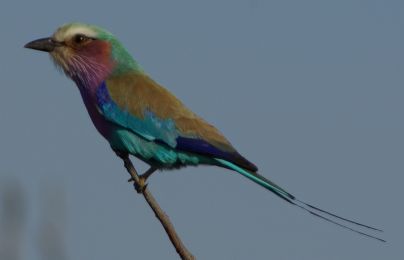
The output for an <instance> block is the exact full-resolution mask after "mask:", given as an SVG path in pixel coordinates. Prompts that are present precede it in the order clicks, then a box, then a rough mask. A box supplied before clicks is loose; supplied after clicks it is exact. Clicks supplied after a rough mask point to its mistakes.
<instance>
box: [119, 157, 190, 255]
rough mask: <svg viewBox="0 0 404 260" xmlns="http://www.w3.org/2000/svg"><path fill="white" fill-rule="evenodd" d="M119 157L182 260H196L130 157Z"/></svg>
mask: <svg viewBox="0 0 404 260" xmlns="http://www.w3.org/2000/svg"><path fill="white" fill-rule="evenodd" d="M117 155H118V156H119V157H121V158H122V160H123V162H124V165H125V168H126V170H127V171H128V173H129V174H130V176H131V178H132V179H133V181H134V183H135V187H136V190H137V192H138V193H142V194H143V196H144V198H145V200H146V201H147V203H148V204H149V206H150V208H151V209H152V210H153V212H154V214H155V215H156V217H157V218H158V220H159V221H160V223H161V224H162V225H163V227H164V230H165V231H166V233H167V235H168V237H169V238H170V241H171V243H172V244H173V246H174V247H175V250H176V251H177V253H178V254H179V255H180V257H181V259H185V260H194V259H195V257H194V256H193V255H192V254H191V252H189V251H188V249H187V248H186V247H185V246H184V244H183V243H182V241H181V239H180V237H179V236H178V234H177V232H176V231H175V229H174V226H173V224H172V223H171V221H170V219H169V218H168V216H167V214H166V213H164V211H163V210H162V209H161V208H160V206H159V204H158V203H157V201H156V200H155V199H154V197H153V195H152V194H151V193H150V191H149V190H148V189H147V185H145V183H144V178H142V176H139V175H138V173H137V171H136V169H135V167H134V166H133V164H132V162H131V160H130V159H129V156H128V155H127V154H120V153H119V152H117Z"/></svg>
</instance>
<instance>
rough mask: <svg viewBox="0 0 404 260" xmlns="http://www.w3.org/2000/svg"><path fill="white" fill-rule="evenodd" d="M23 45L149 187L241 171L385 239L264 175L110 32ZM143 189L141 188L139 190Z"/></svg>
mask: <svg viewBox="0 0 404 260" xmlns="http://www.w3.org/2000/svg"><path fill="white" fill-rule="evenodd" d="M24 47H25V48H29V49H34V50H38V51H43V52H48V53H49V54H50V57H51V59H52V60H53V62H54V64H55V65H56V67H57V68H59V69H60V70H61V71H63V72H64V73H65V74H66V76H67V77H69V78H70V79H72V80H73V81H74V82H75V83H76V85H77V87H78V90H79V91H80V94H81V97H82V99H83V102H84V104H85V107H86V109H87V111H88V113H89V116H90V118H91V120H92V122H93V124H94V126H95V128H96V129H97V130H98V132H99V133H100V134H101V135H102V136H103V137H104V138H105V139H106V140H107V141H108V142H109V144H110V146H111V148H112V149H113V150H114V151H115V152H116V154H117V155H119V156H121V157H124V156H128V155H133V156H135V157H137V158H138V159H140V160H141V161H143V162H145V163H146V164H148V165H149V166H150V168H149V170H148V171H146V173H145V174H143V175H141V177H142V182H141V183H143V185H145V183H146V180H147V178H148V177H149V176H150V175H151V174H152V173H154V172H155V171H157V170H172V169H179V168H182V167H186V166H198V165H212V166H218V167H221V168H225V169H227V170H231V171H233V172H237V173H239V174H241V175H242V176H244V177H246V178H248V179H249V180H251V181H253V182H255V183H257V184H258V185H260V186H262V187H264V188H265V189H267V190H269V191H271V192H272V193H274V194H275V195H277V196H278V197H280V198H281V199H283V200H284V201H286V202H288V203H290V204H292V205H295V206H297V207H299V208H301V209H303V210H305V211H307V212H308V213H310V214H312V215H314V216H316V217H319V218H322V219H323V220H326V221H328V222H331V223H333V224H336V225H338V226H340V227H343V228H346V229H349V230H351V231H353V232H356V233H359V234H361V235H363V236H367V237H370V238H374V239H376V240H379V241H382V242H385V240H383V239H381V238H379V237H377V236H374V235H371V234H368V233H365V232H364V231H360V230H359V229H358V228H361V229H362V228H363V229H366V230H367V231H380V232H381V231H382V230H380V229H377V228H374V227H372V226H369V225H365V224H361V223H359V222H357V221H353V220H350V219H347V218H344V217H340V216H338V215H336V214H334V213H331V212H329V211H326V210H323V209H320V208H319V207H316V206H313V205H312V204H309V203H306V202H304V201H302V200H300V199H298V198H297V197H295V196H294V195H292V194H291V193H289V192H288V191H286V190H285V189H284V188H282V187H280V186H279V185H277V184H276V183H274V182H273V181H271V180H269V179H267V178H266V177H264V176H263V175H261V174H259V173H258V168H257V166H256V165H255V164H254V163H252V162H251V161H249V160H248V159H246V158H245V157H244V156H243V155H241V154H240V153H239V152H238V151H237V150H236V148H235V147H234V146H233V145H232V144H231V143H230V141H229V140H228V139H227V138H226V137H225V136H224V135H223V134H222V133H221V132H220V131H219V130H218V129H217V128H216V127H214V126H213V125H212V124H210V123H208V122H207V121H205V120H204V119H202V118H201V117H200V116H198V115H197V114H195V113H194V112H192V111H191V110H190V109H189V108H188V107H187V106H185V105H184V103H183V102H182V101H180V100H179V99H178V98H176V97H175V96H174V95H173V94H172V93H171V92H169V91H168V90H167V89H166V88H164V87H163V86H162V85H160V84H159V83H157V82H156V81H154V80H153V79H152V78H151V77H150V76H149V75H148V74H147V73H146V72H145V71H144V70H143V68H142V67H141V65H140V64H139V63H138V62H137V60H135V59H134V58H133V57H132V56H131V54H130V53H129V52H128V50H127V49H126V48H125V47H124V46H123V45H122V43H121V42H120V41H119V40H118V39H117V38H116V37H115V36H114V35H113V34H112V33H110V32H109V31H107V30H106V29H103V28H101V27H98V26H95V25H90V24H85V23H79V22H73V23H67V24H64V25H62V26H60V27H59V28H58V29H57V30H56V31H55V32H54V33H53V34H52V35H51V36H50V37H45V38H40V39H37V40H34V41H31V42H29V43H27V44H26V45H25V46H24ZM142 188H143V187H137V190H138V192H139V191H141V190H142ZM342 222H343V223H342ZM350 225H353V226H355V228H353V227H351V226H350Z"/></svg>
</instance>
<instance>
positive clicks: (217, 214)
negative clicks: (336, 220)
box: [0, 0, 404, 260]
mask: <svg viewBox="0 0 404 260" xmlns="http://www.w3.org/2000/svg"><path fill="white" fill-rule="evenodd" d="M403 17H404V2H403V1H398V0H397V1H371V0H369V1H365V0H362V1H356V0H341V1H311V0H310V1H283V0H282V1H281V0H278V1H269V0H268V1H267V0H238V1H235V0H232V1H230V0H229V1H217V0H215V1H213V0H211V1H185V0H181V1H180V0H175V1H164V0H161V1H146V0H144V1H97V3H96V4H95V3H86V2H84V1H81V0H80V1H79V0H70V1H61V2H56V1H50V0H47V1H19V0H15V1H11V0H6V1H2V3H1V4H0V30H1V35H2V36H1V48H0V54H1V60H0V67H1V77H0V86H1V90H2V92H1V93H2V94H1V95H0V122H1V130H0V131H1V135H0V158H1V159H0V182H1V184H2V185H0V187H2V188H1V189H2V191H4V190H6V187H8V188H10V187H14V186H15V187H17V188H16V189H17V190H21V191H22V194H23V195H20V196H22V197H18V196H17V199H16V200H15V201H17V202H18V201H23V205H25V206H24V208H25V209H22V210H21V212H23V213H25V214H26V216H25V217H22V218H21V222H22V223H23V224H22V225H21V226H22V228H21V229H22V231H21V237H22V238H21V241H22V242H21V244H22V246H21V248H20V249H19V250H20V253H21V259H34V260H35V259H46V257H45V256H44V254H43V252H44V251H46V246H47V244H46V243H45V245H44V242H43V241H47V240H46V239H45V240H43V239H42V238H43V237H44V236H45V237H46V234H48V233H49V234H50V235H49V236H50V237H51V238H50V239H49V237H47V238H48V241H53V242H54V243H55V244H57V246H59V247H60V248H62V249H61V251H63V252H62V253H61V254H63V255H65V258H66V259H98V260H103V259H177V254H176V252H175V251H174V249H173V247H172V246H171V244H170V242H169V240H168V239H167V237H166V235H165V233H164V231H163V229H162V227H161V226H160V224H159V223H158V222H157V221H156V219H155V217H154V215H153V213H152V212H151V210H150V209H149V207H148V206H147V205H146V203H145V201H144V199H143V198H142V197H141V196H138V195H137V194H135V192H134V191H133V189H132V187H131V185H129V184H128V183H126V180H127V178H128V176H127V173H126V171H125V170H124V168H123V165H122V163H121V161H120V160H119V159H118V158H117V157H116V156H115V155H114V153H113V152H112V151H111V150H110V148H109V145H108V144H107V142H106V141H105V140H103V139H102V137H101V136H100V135H99V134H98V133H97V132H96V130H95V128H94V127H93V125H92V123H91V121H90V120H89V117H88V115H87V111H86V110H85V108H84V106H83V104H82V101H81V97H80V95H79V92H78V91H77V89H76V87H75V85H74V84H73V82H71V81H70V80H68V79H67V78H65V77H64V76H63V75H61V74H60V73H58V72H57V71H56V70H55V68H54V66H53V65H52V64H51V62H50V60H49V58H48V57H47V55H46V54H44V53H39V52H34V51H31V50H27V49H23V48H22V46H23V45H24V44H25V43H26V42H28V41H30V40H33V39H36V38H40V37H45V36H49V35H50V34H51V33H53V31H54V30H55V29H56V28H57V27H58V26H60V25H61V24H63V23H66V22H71V21H82V22H86V23H92V24H96V25H99V26H102V27H105V28H107V29H108V30H110V31H111V32H113V33H114V34H115V35H116V36H117V37H118V38H119V39H120V40H121V41H122V42H123V44H124V45H125V46H126V47H127V48H128V50H129V51H130V53H132V54H133V55H134V57H135V58H136V59H137V60H138V61H139V62H140V63H141V64H142V65H143V67H144V69H145V70H146V71H147V72H148V73H149V74H150V75H151V76H152V77H153V78H154V79H155V80H157V81H158V82H159V83H161V84H162V85H164V86H166V87H167V88H168V89H169V90H170V91H172V92H173V93H174V94H175V95H177V96H178V97H179V98H181V99H182V100H183V101H184V103H185V104H187V105H188V106H189V107H190V108H192V110H194V111H195V112H196V113H198V114H199V115H201V116H202V117H204V118H205V119H207V120H208V121H209V122H211V123H213V124H214V125H216V126H217V127H218V128H219V129H220V130H221V131H222V132H223V133H224V134H225V135H226V136H227V137H228V138H229V139H230V140H231V142H232V143H233V144H234V145H235V146H236V147H237V148H238V150H239V151H240V152H241V153H242V154H243V155H245V156H246V157H247V158H249V159H250V160H251V161H253V162H255V163H256V164H257V165H258V167H259V169H260V173H262V174H263V175H265V176H266V177H269V178H271V179H272V180H274V181H275V182H277V183H278V184H280V185H281V186H283V187H284V188H286V189H287V190H288V191H290V192H291V193H292V194H294V195H296V196H298V197H300V198H301V199H303V200H306V201H308V202H312V203H313V204H315V205H318V206H320V207H322V208H324V209H328V210H331V211H334V212H337V213H339V214H340V215H342V216H346V217H350V218H353V219H356V220H358V221H361V222H364V223H366V224H370V225H374V226H377V227H380V228H382V229H384V230H385V232H384V234H381V236H382V237H383V238H385V239H386V240H387V241H388V243H386V244H383V243H379V242H377V241H373V240H370V239H367V238H364V237H361V236H358V235H357V234H354V233H351V232H349V231H346V230H343V229H341V228H338V227H336V226H333V225H330V224H328V223H326V222H324V221H322V220H320V219H318V218H315V217H313V216H310V215H309V214H306V213H305V212H303V211H301V210H299V209H297V208H295V207H292V206H290V205H288V204H287V203H285V202H284V201H282V200H280V199H279V198H277V197H276V196H274V195H273V194H272V193H270V192H268V191H266V190H264V189H262V188H260V187H258V186H257V185H256V184H254V183H251V182H249V181H248V180H247V179H245V178H242V177H240V176H239V175H237V174H235V173H233V172H230V171H226V170H224V169H219V168H214V167H200V168H188V169H182V170H180V171H171V172H162V173H158V174H155V175H153V176H152V177H151V179H150V185H149V188H150V190H151V191H152V192H153V193H154V195H155V196H156V199H157V200H158V201H159V202H160V205H161V206H162V207H163V209H164V210H165V211H166V212H167V213H168V215H169V216H170V217H171V219H172V221H173V223H174V225H175V227H176V229H177V231H178V232H179V234H180V235H181V237H182V238H183V240H184V242H185V244H186V245H187V246H188V248H189V249H190V250H191V251H192V252H193V254H194V255H195V256H197V258H198V259H288V260H290V259H296V260H300V259H309V260H316V259H318V260H324V259H345V260H349V259H367V260H371V259H375V260H379V259H402V257H403V250H402V245H403V238H402V237H403V236H402V234H403V232H404V225H403V223H402V221H403V219H404V209H403V206H402V198H403V192H402V190H403V189H402V187H401V185H402V184H403V182H404V177H403V170H404V138H403V133H404V120H403V111H404V103H403V100H404V78H403V70H404V49H403V47H404V30H403V28H404V18H403ZM135 164H136V165H138V167H139V169H143V170H144V169H145V168H146V167H145V165H144V164H142V163H140V162H139V161H135ZM13 185H14V186H13ZM3 193H4V192H3ZM0 196H1V193H0ZM3 196H4V195H3ZM5 209H7V207H3V211H4V210H5ZM17 211H18V210H17ZM1 216H3V217H4V216H5V214H3V215H1ZM46 223H51V224H50V226H53V229H52V228H49V227H48V228H46V226H47V225H46ZM48 226H49V225H48ZM0 227H1V225H0ZM47 232H48V233H47ZM3 234H5V233H3ZM44 234H45V235H44ZM52 234H53V236H54V237H52ZM55 234H56V235H55ZM0 236H1V235H0ZM3 239H4V237H3ZM6 239H7V238H6ZM41 239H42V240H41ZM41 241H42V242H41ZM55 241H56V242H55ZM52 245H53V244H52ZM57 246H56V247H57ZM44 248H45V249H44ZM41 250H42V251H41ZM41 252H42V253H41ZM400 255H401V257H400Z"/></svg>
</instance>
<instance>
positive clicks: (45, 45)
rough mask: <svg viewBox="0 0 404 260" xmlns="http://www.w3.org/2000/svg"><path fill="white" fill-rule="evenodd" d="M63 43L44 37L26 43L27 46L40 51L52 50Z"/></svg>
mask: <svg viewBox="0 0 404 260" xmlns="http://www.w3.org/2000/svg"><path fill="white" fill-rule="evenodd" d="M60 45H61V43H59V42H56V41H55V40H53V39H52V38H50V37H48V38H42V39H38V40H35V41H32V42H29V43H27V44H25V45H24V47H25V48H28V49H34V50H38V51H46V52H52V51H53V50H54V49H55V48H56V47H58V46H60Z"/></svg>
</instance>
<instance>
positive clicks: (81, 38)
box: [73, 34, 89, 44]
mask: <svg viewBox="0 0 404 260" xmlns="http://www.w3.org/2000/svg"><path fill="white" fill-rule="evenodd" d="M73 40H74V42H75V43H76V44H81V43H83V42H86V41H88V40H89V38H88V37H87V36H85V35H83V34H77V35H76V36H74V38H73Z"/></svg>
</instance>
